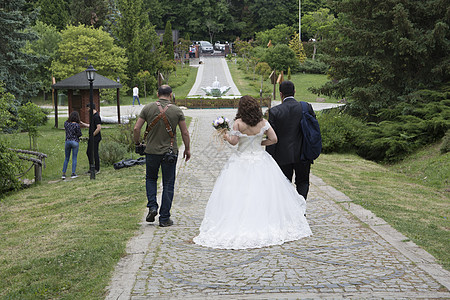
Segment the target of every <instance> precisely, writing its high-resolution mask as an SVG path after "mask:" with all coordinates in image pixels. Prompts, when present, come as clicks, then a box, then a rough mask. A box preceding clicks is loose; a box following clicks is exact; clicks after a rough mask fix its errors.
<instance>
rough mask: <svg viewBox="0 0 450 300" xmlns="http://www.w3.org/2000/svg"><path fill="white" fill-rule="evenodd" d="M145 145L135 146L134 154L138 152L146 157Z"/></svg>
mask: <svg viewBox="0 0 450 300" xmlns="http://www.w3.org/2000/svg"><path fill="white" fill-rule="evenodd" d="M145 147H146V145H145V144H139V145H136V146H135V149H134V152H136V153H137V154H139V155H145Z"/></svg>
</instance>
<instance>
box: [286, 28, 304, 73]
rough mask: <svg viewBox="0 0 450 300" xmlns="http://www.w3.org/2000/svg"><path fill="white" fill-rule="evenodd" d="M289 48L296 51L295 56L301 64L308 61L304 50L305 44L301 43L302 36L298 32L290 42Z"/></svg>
mask: <svg viewBox="0 0 450 300" xmlns="http://www.w3.org/2000/svg"><path fill="white" fill-rule="evenodd" d="M289 48H291V49H292V51H294V53H295V56H297V59H298V61H299V62H301V63H302V62H304V61H305V60H306V54H305V50H304V49H303V44H302V43H301V42H300V36H299V34H298V32H296V33H295V34H294V36H293V37H292V39H291V40H290V41H289ZM289 71H290V70H289Z"/></svg>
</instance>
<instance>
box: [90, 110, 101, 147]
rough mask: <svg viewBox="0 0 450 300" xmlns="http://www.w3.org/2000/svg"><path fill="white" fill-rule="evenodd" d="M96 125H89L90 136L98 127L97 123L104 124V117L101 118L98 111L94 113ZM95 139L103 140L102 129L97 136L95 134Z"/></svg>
mask: <svg viewBox="0 0 450 300" xmlns="http://www.w3.org/2000/svg"><path fill="white" fill-rule="evenodd" d="M93 117H94V127H92V128H91V127H89V136H90V133H91V132H92V134H94V131H95V129H97V125H99V124H100V125H101V124H102V119H101V118H100V114H99V113H98V112H96V113H95V114H94V115H93ZM94 140H95V141H101V140H102V132H101V131H100V132H99V133H98V134H97V135H96V136H94Z"/></svg>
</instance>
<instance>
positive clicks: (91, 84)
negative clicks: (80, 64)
mask: <svg viewBox="0 0 450 300" xmlns="http://www.w3.org/2000/svg"><path fill="white" fill-rule="evenodd" d="M95 72H97V70H96V69H94V67H93V66H92V64H91V65H89V67H88V68H87V69H86V76H87V80H88V81H89V148H90V149H89V150H90V151H89V158H90V159H89V172H90V173H91V179H95V164H94V161H95V159H94V131H95V128H94V111H93V106H94V80H95Z"/></svg>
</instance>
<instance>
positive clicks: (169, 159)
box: [162, 149, 178, 164]
mask: <svg viewBox="0 0 450 300" xmlns="http://www.w3.org/2000/svg"><path fill="white" fill-rule="evenodd" d="M177 157H178V156H177V155H176V154H175V153H173V150H172V149H170V150H169V152H167V153H166V154H164V157H163V159H162V160H163V162H165V163H168V164H174V163H176V162H177Z"/></svg>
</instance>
